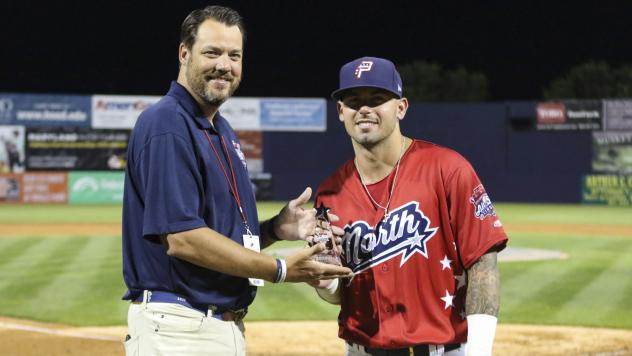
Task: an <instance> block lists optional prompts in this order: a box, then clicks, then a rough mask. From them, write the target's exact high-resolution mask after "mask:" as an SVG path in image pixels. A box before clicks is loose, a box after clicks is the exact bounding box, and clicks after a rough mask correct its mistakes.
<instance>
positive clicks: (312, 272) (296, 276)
mask: <svg viewBox="0 0 632 356" xmlns="http://www.w3.org/2000/svg"><path fill="white" fill-rule="evenodd" d="M325 248H326V247H325V245H324V244H322V243H320V244H316V245H314V246H312V247H308V248H306V249H302V250H299V251H298V252H295V253H293V254H291V255H290V256H287V257H286V258H285V263H286V265H287V275H286V277H285V281H286V282H309V281H318V280H328V279H334V278H345V277H353V272H352V271H351V270H350V269H349V268H347V267H341V266H335V265H330V264H325V263H320V262H316V261H313V260H312V259H311V257H312V256H314V255H316V254H318V253H321V252H323V251H324V250H325Z"/></svg>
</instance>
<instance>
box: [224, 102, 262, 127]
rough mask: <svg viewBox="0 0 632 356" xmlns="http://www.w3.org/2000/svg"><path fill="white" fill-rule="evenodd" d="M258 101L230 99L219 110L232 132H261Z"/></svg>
mask: <svg viewBox="0 0 632 356" xmlns="http://www.w3.org/2000/svg"><path fill="white" fill-rule="evenodd" d="M259 102H260V99H255V98H230V99H228V100H227V101H226V102H225V103H224V104H222V106H220V108H219V112H220V114H222V116H223V117H224V118H225V119H226V120H228V122H229V123H230V126H232V128H233V130H244V131H247V130H253V131H255V130H261V121H260V120H259V117H260V116H261V109H260V103H259Z"/></svg>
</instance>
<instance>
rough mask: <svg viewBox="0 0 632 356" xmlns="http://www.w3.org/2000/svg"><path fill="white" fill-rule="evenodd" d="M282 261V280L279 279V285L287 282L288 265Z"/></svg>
mask: <svg viewBox="0 0 632 356" xmlns="http://www.w3.org/2000/svg"><path fill="white" fill-rule="evenodd" d="M280 260H281V278H279V283H281V282H284V281H285V277H287V264H286V263H285V260H284V259H282V258H281V259H280Z"/></svg>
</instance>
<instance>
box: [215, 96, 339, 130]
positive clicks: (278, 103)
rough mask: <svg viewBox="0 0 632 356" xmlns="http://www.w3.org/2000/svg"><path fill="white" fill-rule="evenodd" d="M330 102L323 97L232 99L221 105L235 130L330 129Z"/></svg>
mask: <svg viewBox="0 0 632 356" xmlns="http://www.w3.org/2000/svg"><path fill="white" fill-rule="evenodd" d="M326 104H327V102H326V101H325V99H320V98H304V99H296V98H291V99H290V98H278V99H277V98H261V99H257V98H231V99H229V100H228V101H226V103H224V104H223V105H222V106H221V108H220V113H221V114H222V116H224V117H225V118H226V120H228V122H230V124H231V126H232V127H233V129H235V130H250V131H321V132H322V131H326V130H327V105H326Z"/></svg>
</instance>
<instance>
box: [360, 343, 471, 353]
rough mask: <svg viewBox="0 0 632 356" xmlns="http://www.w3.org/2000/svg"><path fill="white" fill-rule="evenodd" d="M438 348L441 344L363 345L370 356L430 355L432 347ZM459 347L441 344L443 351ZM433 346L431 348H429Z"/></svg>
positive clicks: (458, 345) (459, 345) (457, 345)
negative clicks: (393, 346)
mask: <svg viewBox="0 0 632 356" xmlns="http://www.w3.org/2000/svg"><path fill="white" fill-rule="evenodd" d="M347 344H349V345H351V346H354V345H357V344H352V343H350V342H347ZM435 346H436V347H437V349H439V347H440V346H442V345H428V344H419V345H415V346H411V347H407V348H401V349H377V348H373V347H367V346H364V352H366V353H367V354H370V355H371V356H411V355H414V356H430V352H431V351H433V352H434V347H435ZM459 347H461V344H446V345H443V352H448V351H453V350H456V349H458V348H459ZM431 348H433V350H431Z"/></svg>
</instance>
